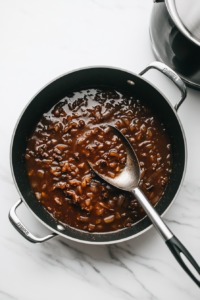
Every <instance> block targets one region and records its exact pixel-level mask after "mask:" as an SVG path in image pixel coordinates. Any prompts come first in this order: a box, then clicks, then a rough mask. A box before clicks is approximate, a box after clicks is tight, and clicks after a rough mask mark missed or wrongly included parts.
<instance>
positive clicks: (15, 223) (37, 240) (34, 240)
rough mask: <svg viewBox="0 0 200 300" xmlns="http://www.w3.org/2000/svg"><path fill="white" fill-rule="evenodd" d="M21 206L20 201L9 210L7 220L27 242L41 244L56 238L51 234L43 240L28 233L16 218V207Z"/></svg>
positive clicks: (54, 234)
mask: <svg viewBox="0 0 200 300" xmlns="http://www.w3.org/2000/svg"><path fill="white" fill-rule="evenodd" d="M20 204H22V200H21V199H20V200H19V201H18V202H17V203H15V205H13V207H12V208H11V210H10V212H9V220H10V222H11V223H12V225H13V226H14V227H15V229H16V230H17V231H18V232H19V233H20V234H21V235H22V236H23V237H24V238H25V239H27V240H28V241H29V242H31V243H35V244H36V243H43V242H45V241H47V240H50V239H52V238H53V237H55V236H57V234H56V233H52V234H50V235H47V236H45V237H43V238H37V237H36V236H34V235H33V234H32V233H30V232H29V230H28V229H27V228H26V227H25V226H24V225H23V224H22V222H21V221H20V220H19V218H18V216H17V215H16V209H17V207H18V206H19V205H20Z"/></svg>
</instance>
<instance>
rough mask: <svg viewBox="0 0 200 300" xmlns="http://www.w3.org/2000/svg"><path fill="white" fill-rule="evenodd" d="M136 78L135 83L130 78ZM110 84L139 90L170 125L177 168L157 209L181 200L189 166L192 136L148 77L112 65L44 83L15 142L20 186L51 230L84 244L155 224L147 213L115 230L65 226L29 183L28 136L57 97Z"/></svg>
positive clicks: (123, 237) (23, 116) (114, 238)
mask: <svg viewBox="0 0 200 300" xmlns="http://www.w3.org/2000/svg"><path fill="white" fill-rule="evenodd" d="M127 80H131V81H133V82H134V83H135V85H134V86H131V85H129V84H128V83H127ZM100 86H107V87H113V88H116V89H117V90H125V91H129V92H130V93H133V94H134V95H137V97H138V99H140V100H143V101H144V102H145V103H146V104H147V105H148V106H149V107H151V108H152V110H153V111H154V112H155V113H156V114H157V115H158V116H159V118H160V119H161V120H162V122H163V123H164V124H165V127H166V129H167V132H168V134H169V136H170V139H171V145H172V154H173V157H172V159H173V169H172V173H171V175H170V180H169V183H168V185H167V188H166V190H165V193H164V195H163V196H162V198H161V199H160V201H159V202H158V204H157V206H156V210H157V211H158V213H159V214H160V215H162V214H163V213H164V212H165V211H166V210H167V209H168V208H169V206H170V205H171V204H172V202H173V200H174V199H175V197H176V195H177V193H178V191H179V189H180V186H181V183H182V181H183V177H184V173H185V168H186V141H185V135H184V132H183V128H182V125H181V123H180V120H179V118H178V116H177V114H176V111H175V110H174V109H173V107H172V106H171V104H170V103H169V101H168V100H167V99H166V98H165V97H164V96H163V95H162V94H161V93H160V92H159V91H158V90H157V89H156V88H155V87H154V86H153V85H152V84H150V83H149V82H148V81H147V80H145V79H143V78H142V77H141V76H138V75H136V74H133V73H130V72H127V71H124V70H120V69H115V68H111V67H91V68H85V69H80V70H76V71H73V72H71V73H68V74H65V75H63V76H61V77H59V78H57V79H55V80H54V81H52V82H51V83H50V84H49V85H47V86H46V87H44V88H43V89H42V90H41V91H40V92H39V93H38V94H37V95H36V96H34V98H33V99H32V100H31V101H30V103H29V104H28V105H27V107H26V108H25V110H24V111H23V113H22V114H21V116H20V118H19V121H18V123H17V125H16V128H15V131H14V134H13V139H12V143H11V169H12V173H13V178H14V181H15V184H16V187H17V189H18V191H19V194H20V196H21V198H22V199H23V201H24V203H25V204H27V206H28V207H29V209H30V210H31V211H32V213H33V214H34V215H35V216H36V217H37V218H38V219H39V220H40V221H41V222H42V223H43V224H44V225H45V226H46V227H48V228H49V229H51V230H52V231H53V232H55V233H58V234H59V235H62V236H64V237H66V238H69V239H72V240H76V241H79V242H83V243H91V244H92V243H93V244H106V243H115V242H120V241H123V240H127V239H130V238H133V237H135V236H137V235H140V234H141V233H143V232H144V231H146V230H147V229H149V227H150V226H151V221H150V220H149V219H148V218H147V217H145V218H144V219H142V220H141V221H139V222H138V223H136V224H133V225H132V226H131V227H129V228H124V229H121V230H118V231H114V232H109V233H89V232H85V231H81V230H78V229H75V228H72V227H70V226H65V230H61V231H60V230H59V229H58V228H59V227H57V226H58V224H59V222H58V221H56V220H55V219H54V218H53V217H52V216H51V215H50V214H49V213H48V212H47V211H46V210H45V209H44V207H43V206H42V205H41V203H40V202H39V201H38V200H37V199H36V197H35V195H34V193H33V192H32V190H31V186H30V184H29V180H28V175H27V172H26V168H25V158H24V153H25V149H26V138H27V137H28V136H29V135H30V133H31V131H32V130H33V128H34V127H35V125H36V124H37V122H38V121H39V119H40V118H41V116H42V114H43V113H45V112H47V111H48V110H49V109H50V108H51V107H52V106H53V105H54V104H55V103H56V102H58V101H59V100H60V99H62V98H63V97H64V96H66V94H68V93H69V92H71V91H77V90H80V89H86V88H91V87H100Z"/></svg>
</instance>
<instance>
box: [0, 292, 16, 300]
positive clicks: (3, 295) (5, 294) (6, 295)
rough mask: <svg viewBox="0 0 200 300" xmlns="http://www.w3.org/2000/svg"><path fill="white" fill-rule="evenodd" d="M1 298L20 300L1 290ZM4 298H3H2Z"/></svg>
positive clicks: (3, 299) (2, 299)
mask: <svg viewBox="0 0 200 300" xmlns="http://www.w3.org/2000/svg"><path fill="white" fill-rule="evenodd" d="M0 297H1V300H12V299H14V300H17V299H18V298H16V297H13V296H11V295H10V294H8V293H5V292H3V291H1V290H0ZM2 297H3V298H2Z"/></svg>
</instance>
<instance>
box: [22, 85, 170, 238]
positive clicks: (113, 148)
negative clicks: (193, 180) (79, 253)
mask: <svg viewBox="0 0 200 300" xmlns="http://www.w3.org/2000/svg"><path fill="white" fill-rule="evenodd" d="M107 123H109V124H113V125H115V126H116V127H117V128H118V129H119V130H120V131H121V132H122V133H123V134H124V135H125V136H126V138H127V139H128V140H129V141H130V143H131V145H132V146H133V148H134V150H135V152H136V154H137V157H138V160H139V162H140V167H141V180H140V188H141V189H142V190H143V192H144V193H145V195H146V196H147V197H148V199H149V200H150V201H151V203H152V204H153V205H155V204H156V203H157V202H158V200H159V199H160V197H161V196H162V195H163V193H164V190H165V188H166V185H167V182H168V180H169V176H170V173H171V163H172V160H171V150H170V141H169V138H168V136H167V133H166V131H165V128H164V125H163V124H162V123H161V122H160V121H159V119H158V118H157V117H156V116H155V114H154V113H153V112H152V111H151V110H150V109H149V108H148V107H147V106H146V105H144V104H143V103H142V102H141V101H140V100H138V99H137V98H134V97H133V96H131V95H129V94H127V93H124V92H119V91H116V90H113V89H90V90H83V91H80V92H76V93H73V94H71V95H68V97H65V98H64V99H62V100H61V101H60V102H59V103H57V104H56V105H55V106H54V107H53V108H52V109H51V110H50V111H49V112H48V113H45V114H44V115H43V117H42V119H41V120H40V122H39V123H38V124H37V125H36V128H35V130H34V132H33V133H32V135H31V136H30V138H29V140H28V143H27V148H26V155H25V158H26V166H27V173H28V176H29V180H30V184H31V187H32V189H33V191H34V193H35V195H36V197H37V199H38V200H39V201H40V202H41V203H42V205H43V206H44V207H45V208H46V209H47V210H48V211H49V213H50V214H52V216H53V217H54V218H56V219H57V220H59V221H61V222H63V223H66V224H68V225H70V226H72V227H75V228H78V229H82V230H86V231H94V232H108V231H113V230H117V229H120V228H123V227H129V226H131V224H133V223H135V222H137V221H138V220H140V219H141V218H143V217H144V216H145V212H144V211H143V209H142V207H141V206H140V205H139V204H138V202H137V201H136V200H135V199H134V198H133V196H132V195H130V194H129V193H128V192H123V191H120V190H117V189H114V188H111V187H110V186H109V185H107V184H105V183H103V182H101V181H100V180H99V179H98V178H96V177H95V176H94V174H92V172H91V171H90V169H89V166H88V164H87V159H89V160H90V161H91V162H92V163H93V164H95V168H96V169H97V171H98V172H100V173H102V174H106V175H108V176H111V177H115V176H116V175H117V174H118V173H119V172H120V171H121V170H122V169H123V167H124V165H125V162H126V153H125V150H124V146H123V144H122V143H121V141H120V139H119V138H118V137H117V136H115V135H114V133H113V132H112V131H111V130H109V127H108V126H106V124H107Z"/></svg>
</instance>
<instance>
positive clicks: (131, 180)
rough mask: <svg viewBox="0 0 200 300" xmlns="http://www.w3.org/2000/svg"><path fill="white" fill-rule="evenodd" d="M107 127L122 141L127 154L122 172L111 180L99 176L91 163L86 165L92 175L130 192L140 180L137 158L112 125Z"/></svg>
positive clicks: (123, 137) (122, 136)
mask: <svg viewBox="0 0 200 300" xmlns="http://www.w3.org/2000/svg"><path fill="white" fill-rule="evenodd" d="M108 126H109V127H110V128H111V130H112V131H113V132H114V133H115V135H116V136H117V137H118V138H119V139H120V140H121V141H122V143H123V145H124V147H125V150H126V153H127V159H126V165H125V167H124V169H123V171H122V172H120V173H119V175H117V176H116V177H114V178H111V177H108V176H106V175H103V174H100V173H99V172H97V171H96V170H94V168H93V165H92V164H91V162H89V161H88V164H89V166H90V168H91V169H92V170H93V171H94V173H96V174H97V175H98V176H99V177H100V178H102V179H103V180H105V181H106V182H108V183H109V184H111V185H112V186H114V187H117V188H118V189H121V190H125V191H132V190H133V189H134V188H136V187H137V186H138V184H139V180H140V165H139V161H138V158H137V156H136V153H135V151H134V150H133V148H132V146H131V144H130V143H129V141H128V140H127V139H126V138H125V136H124V135H123V134H122V133H121V132H120V131H119V130H118V129H117V128H115V127H114V126H112V125H108Z"/></svg>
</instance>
